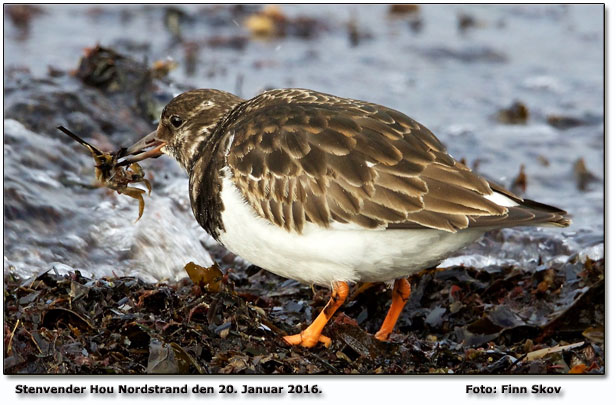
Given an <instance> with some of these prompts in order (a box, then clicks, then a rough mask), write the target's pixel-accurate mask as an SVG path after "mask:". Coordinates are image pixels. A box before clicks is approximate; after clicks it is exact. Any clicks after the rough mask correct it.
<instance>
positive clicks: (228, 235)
mask: <svg viewBox="0 0 616 405" xmlns="http://www.w3.org/2000/svg"><path fill="white" fill-rule="evenodd" d="M221 197H222V201H223V203H224V207H225V210H224V211H223V213H222V220H223V223H224V224H225V231H224V232H221V234H220V241H221V242H222V243H223V245H225V247H226V248H227V249H229V250H230V251H232V252H233V253H235V254H237V255H239V256H241V257H242V258H244V259H246V260H248V261H249V262H251V263H253V264H255V265H257V266H259V267H262V268H264V269H266V270H269V271H271V272H272V273H275V274H278V275H280V276H282V277H287V278H292V279H295V280H298V281H300V282H303V283H307V284H319V285H324V286H329V285H331V283H332V282H334V281H346V282H358V281H373V282H377V281H389V280H393V279H396V278H400V277H404V276H407V275H409V274H412V273H414V272H417V271H421V270H424V269H426V268H429V267H432V266H434V265H436V264H438V263H440V261H441V260H442V259H444V258H446V257H447V256H448V255H449V254H450V253H452V252H454V251H456V250H458V249H460V248H462V247H464V246H466V245H468V244H469V243H472V242H473V241H474V240H476V239H477V238H478V237H479V236H481V235H482V234H483V233H484V232H485V230H478V229H470V230H463V231H458V232H456V233H450V232H444V231H438V230H433V229H416V230H415V229H413V230H366V229H361V228H359V227H358V226H356V225H336V226H333V227H330V228H328V229H325V228H321V227H319V226H317V225H314V224H312V223H309V222H308V223H306V226H305V227H304V230H303V233H302V234H298V233H296V232H288V231H287V230H285V229H283V228H280V227H278V226H277V225H274V224H272V223H271V222H269V221H268V220H266V219H263V218H261V217H259V216H258V215H257V213H256V212H255V211H254V209H253V208H252V207H251V206H250V205H249V204H248V203H247V202H246V201H245V200H244V199H243V197H242V195H241V193H240V191H239V190H238V189H237V188H236V187H235V185H234V184H233V183H232V182H231V180H229V179H227V178H225V179H224V180H223V187H222V194H221Z"/></svg>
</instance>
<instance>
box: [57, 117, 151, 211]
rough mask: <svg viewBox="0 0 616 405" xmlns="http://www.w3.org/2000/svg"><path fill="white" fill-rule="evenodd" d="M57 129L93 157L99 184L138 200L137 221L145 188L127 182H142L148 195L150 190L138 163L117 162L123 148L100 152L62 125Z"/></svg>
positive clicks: (124, 150) (143, 204)
mask: <svg viewBox="0 0 616 405" xmlns="http://www.w3.org/2000/svg"><path fill="white" fill-rule="evenodd" d="M58 129H59V130H60V131H62V132H64V133H65V134H66V135H68V136H70V137H71V138H73V139H74V140H75V141H77V142H79V143H80V144H82V145H83V146H85V147H86V148H87V149H88V151H89V152H90V154H91V155H92V157H93V158H94V175H95V176H96V180H97V182H98V185H99V186H101V187H107V188H108V189H111V190H115V191H117V192H118V194H124V195H127V196H129V197H132V198H134V199H136V200H138V201H139V217H138V218H137V221H139V220H140V219H141V215H143V209H144V208H145V201H144V200H143V196H142V194H143V193H145V190H142V189H140V188H137V187H130V186H129V184H130V183H143V184H144V185H145V187H146V188H147V189H148V195H149V194H150V193H151V191H152V186H151V185H150V182H149V181H148V180H147V179H145V178H144V173H143V169H142V168H141V166H139V164H138V163H132V164H130V165H129V166H128V167H125V166H122V165H118V164H117V163H118V159H119V158H121V157H123V156H124V155H125V154H126V149H125V148H121V149H119V150H118V151H116V152H113V153H105V152H101V151H100V150H99V149H98V148H96V147H94V146H92V145H90V144H89V143H88V142H86V141H84V140H83V139H81V138H80V137H78V136H77V135H75V134H74V133H72V132H71V131H69V130H68V129H66V128H64V127H63V126H59V127H58ZM137 221H135V222H137Z"/></svg>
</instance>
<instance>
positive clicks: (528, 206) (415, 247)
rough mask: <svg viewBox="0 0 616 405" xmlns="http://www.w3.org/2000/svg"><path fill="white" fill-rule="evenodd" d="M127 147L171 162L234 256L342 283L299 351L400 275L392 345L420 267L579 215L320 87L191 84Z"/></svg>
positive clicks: (308, 279)
mask: <svg viewBox="0 0 616 405" xmlns="http://www.w3.org/2000/svg"><path fill="white" fill-rule="evenodd" d="M127 153H128V154H129V155H131V156H128V157H127V158H126V159H125V160H124V162H125V163H124V164H128V163H130V162H136V161H140V160H143V159H145V158H148V157H155V156H160V155H161V154H162V153H165V154H168V155H170V156H173V157H174V158H175V159H176V160H177V161H178V162H179V163H180V165H181V166H182V167H183V168H184V169H185V170H186V171H187V173H188V176H189V177H190V201H191V205H192V210H193V213H194V215H195V218H196V219H197V221H198V222H199V224H201V226H202V227H203V228H205V230H206V231H207V232H208V233H209V234H210V235H212V236H213V237H214V238H215V239H216V240H217V241H219V242H220V243H222V244H223V245H224V246H225V247H226V248H227V249H228V250H230V251H231V252H233V253H235V254H237V255H239V256H241V257H243V258H244V259H246V260H248V261H250V262H252V263H254V264H256V265H258V266H260V267H262V268H264V269H267V270H269V271H271V272H273V273H275V274H278V275H280V276H283V277H288V278H292V279H295V280H299V281H301V282H304V283H308V284H319V285H324V286H331V288H332V295H331V298H330V300H329V302H328V303H327V305H326V306H325V308H324V309H323V311H322V312H321V313H320V314H319V316H318V317H317V318H316V319H315V320H314V322H313V323H312V324H311V325H310V326H308V327H307V328H306V329H305V330H303V331H302V332H301V333H299V334H296V335H293V336H286V337H285V340H286V341H287V342H288V343H290V344H292V345H302V346H306V347H312V346H314V345H315V344H317V343H318V342H322V343H324V344H325V345H329V344H330V342H331V340H330V339H329V338H328V337H326V336H323V335H322V334H321V332H322V330H323V328H324V327H325V324H326V323H327V321H328V320H329V319H330V318H331V317H332V315H333V314H334V312H335V311H336V310H337V309H338V308H339V307H340V306H341V305H342V304H343V302H344V301H345V299H346V297H347V294H348V291H349V287H348V285H349V283H356V282H383V281H390V280H395V281H394V285H393V293H392V304H391V307H390V309H389V312H388V313H387V315H386V317H385V320H384V322H383V324H382V327H381V329H380V330H379V331H378V332H377V333H376V338H377V339H380V340H386V339H387V338H388V337H389V335H390V334H391V332H392V330H393V328H394V326H395V324H396V321H397V319H398V317H399V315H400V312H401V311H402V309H403V307H404V304H405V302H406V300H407V299H408V297H409V294H410V285H409V282H408V281H407V280H406V277H407V276H409V275H410V274H413V273H415V272H418V271H421V270H423V269H426V268H430V267H433V266H435V265H437V264H438V263H440V261H441V260H443V259H444V258H446V257H447V256H448V255H449V254H451V253H452V252H454V251H456V250H458V249H460V248H462V247H463V246H466V245H468V244H470V243H471V242H473V241H475V240H476V239H477V238H479V237H480V236H481V235H482V234H483V233H484V232H486V231H489V230H492V229H497V228H504V227H513V226H520V225H555V226H562V227H564V226H567V225H568V224H569V223H570V220H569V219H568V217H567V213H566V212H565V211H563V210H561V209H559V208H555V207H552V206H549V205H545V204H541V203H538V202H535V201H531V200H527V199H523V198H520V197H518V196H516V195H514V194H512V193H511V192H509V191H507V190H505V189H503V188H501V187H499V186H497V185H495V184H493V183H490V182H489V181H487V180H485V179H484V178H482V177H480V176H478V175H477V174H475V173H473V172H472V171H471V170H469V169H468V168H467V167H466V166H465V165H463V164H461V163H460V162H458V161H456V160H455V159H454V158H452V157H451V156H450V155H449V154H448V153H447V151H446V150H445V147H444V146H443V145H442V144H441V142H439V140H438V139H437V138H436V137H435V136H434V134H432V132H430V130H428V129H427V128H426V127H424V126H423V125H421V124H420V123H418V122H417V121H415V120H413V119H411V118H409V117H407V116H406V115H404V114H402V113H401V112H398V111H396V110H393V109H391V108H387V107H383V106H381V105H377V104H372V103H368V102H364V101H359V100H351V99H346V98H341V97H336V96H332V95H329V94H324V93H319V92H316V91H312V90H304V89H281V90H271V91H267V92H264V93H262V94H260V95H258V96H256V97H254V98H252V99H250V100H243V99H241V98H239V97H237V96H235V95H233V94H230V93H226V92H224V91H219V90H193V91H188V92H186V93H183V94H180V95H179V96H177V97H176V98H174V99H173V100H172V101H171V102H170V103H169V104H168V105H167V106H166V107H165V108H164V110H163V112H162V116H161V119H160V123H159V125H158V129H157V130H156V131H154V132H152V133H151V134H149V135H147V136H146V137H144V138H143V139H141V140H140V141H138V142H137V143H136V144H134V145H133V146H131V147H130V148H128V150H127Z"/></svg>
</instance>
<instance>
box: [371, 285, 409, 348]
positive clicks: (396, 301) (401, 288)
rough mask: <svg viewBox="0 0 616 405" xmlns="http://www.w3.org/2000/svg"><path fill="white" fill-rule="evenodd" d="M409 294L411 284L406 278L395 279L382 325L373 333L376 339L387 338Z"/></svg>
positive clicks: (383, 339) (382, 339)
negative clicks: (389, 303) (389, 304)
mask: <svg viewBox="0 0 616 405" xmlns="http://www.w3.org/2000/svg"><path fill="white" fill-rule="evenodd" d="M409 295H411V285H410V284H409V282H408V280H407V279H405V278H399V279H398V280H396V282H395V283H394V288H393V292H392V294H391V306H390V307H389V311H388V312H387V316H386V317H385V320H384V321H383V325H381V329H380V330H379V331H378V332H377V333H376V335H374V336H375V337H376V338H377V339H378V340H381V341H385V340H387V339H388V338H389V335H390V334H391V331H392V330H393V329H394V326H396V322H397V321H398V317H399V316H400V312H402V309H404V305H405V304H406V301H408V299H409Z"/></svg>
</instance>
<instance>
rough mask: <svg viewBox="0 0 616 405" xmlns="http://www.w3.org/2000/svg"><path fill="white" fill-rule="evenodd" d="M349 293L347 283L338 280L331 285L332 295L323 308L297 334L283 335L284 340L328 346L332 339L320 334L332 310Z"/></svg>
mask: <svg viewBox="0 0 616 405" xmlns="http://www.w3.org/2000/svg"><path fill="white" fill-rule="evenodd" d="M348 294H349V285H348V284H347V283H343V282H338V283H334V285H333V286H332V296H331V298H330V299H329V301H328V302H327V305H325V308H323V311H321V313H320V314H319V316H317V319H315V320H314V322H312V323H311V324H310V326H308V327H307V328H306V329H304V330H303V331H302V332H301V333H298V334H297V335H290V336H285V337H284V340H285V341H286V342H287V343H288V344H290V345H302V346H304V347H313V346H314V345H316V344H317V343H318V342H321V343H323V344H324V345H325V347H329V345H330V344H331V343H332V340H331V339H330V338H328V337H327V336H323V335H321V332H322V331H323V328H324V327H325V324H327V321H329V320H330V318H331V317H332V316H333V315H334V312H336V310H337V309H338V308H340V306H341V305H342V304H343V303H344V301H345V300H346V298H347V295H348Z"/></svg>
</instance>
